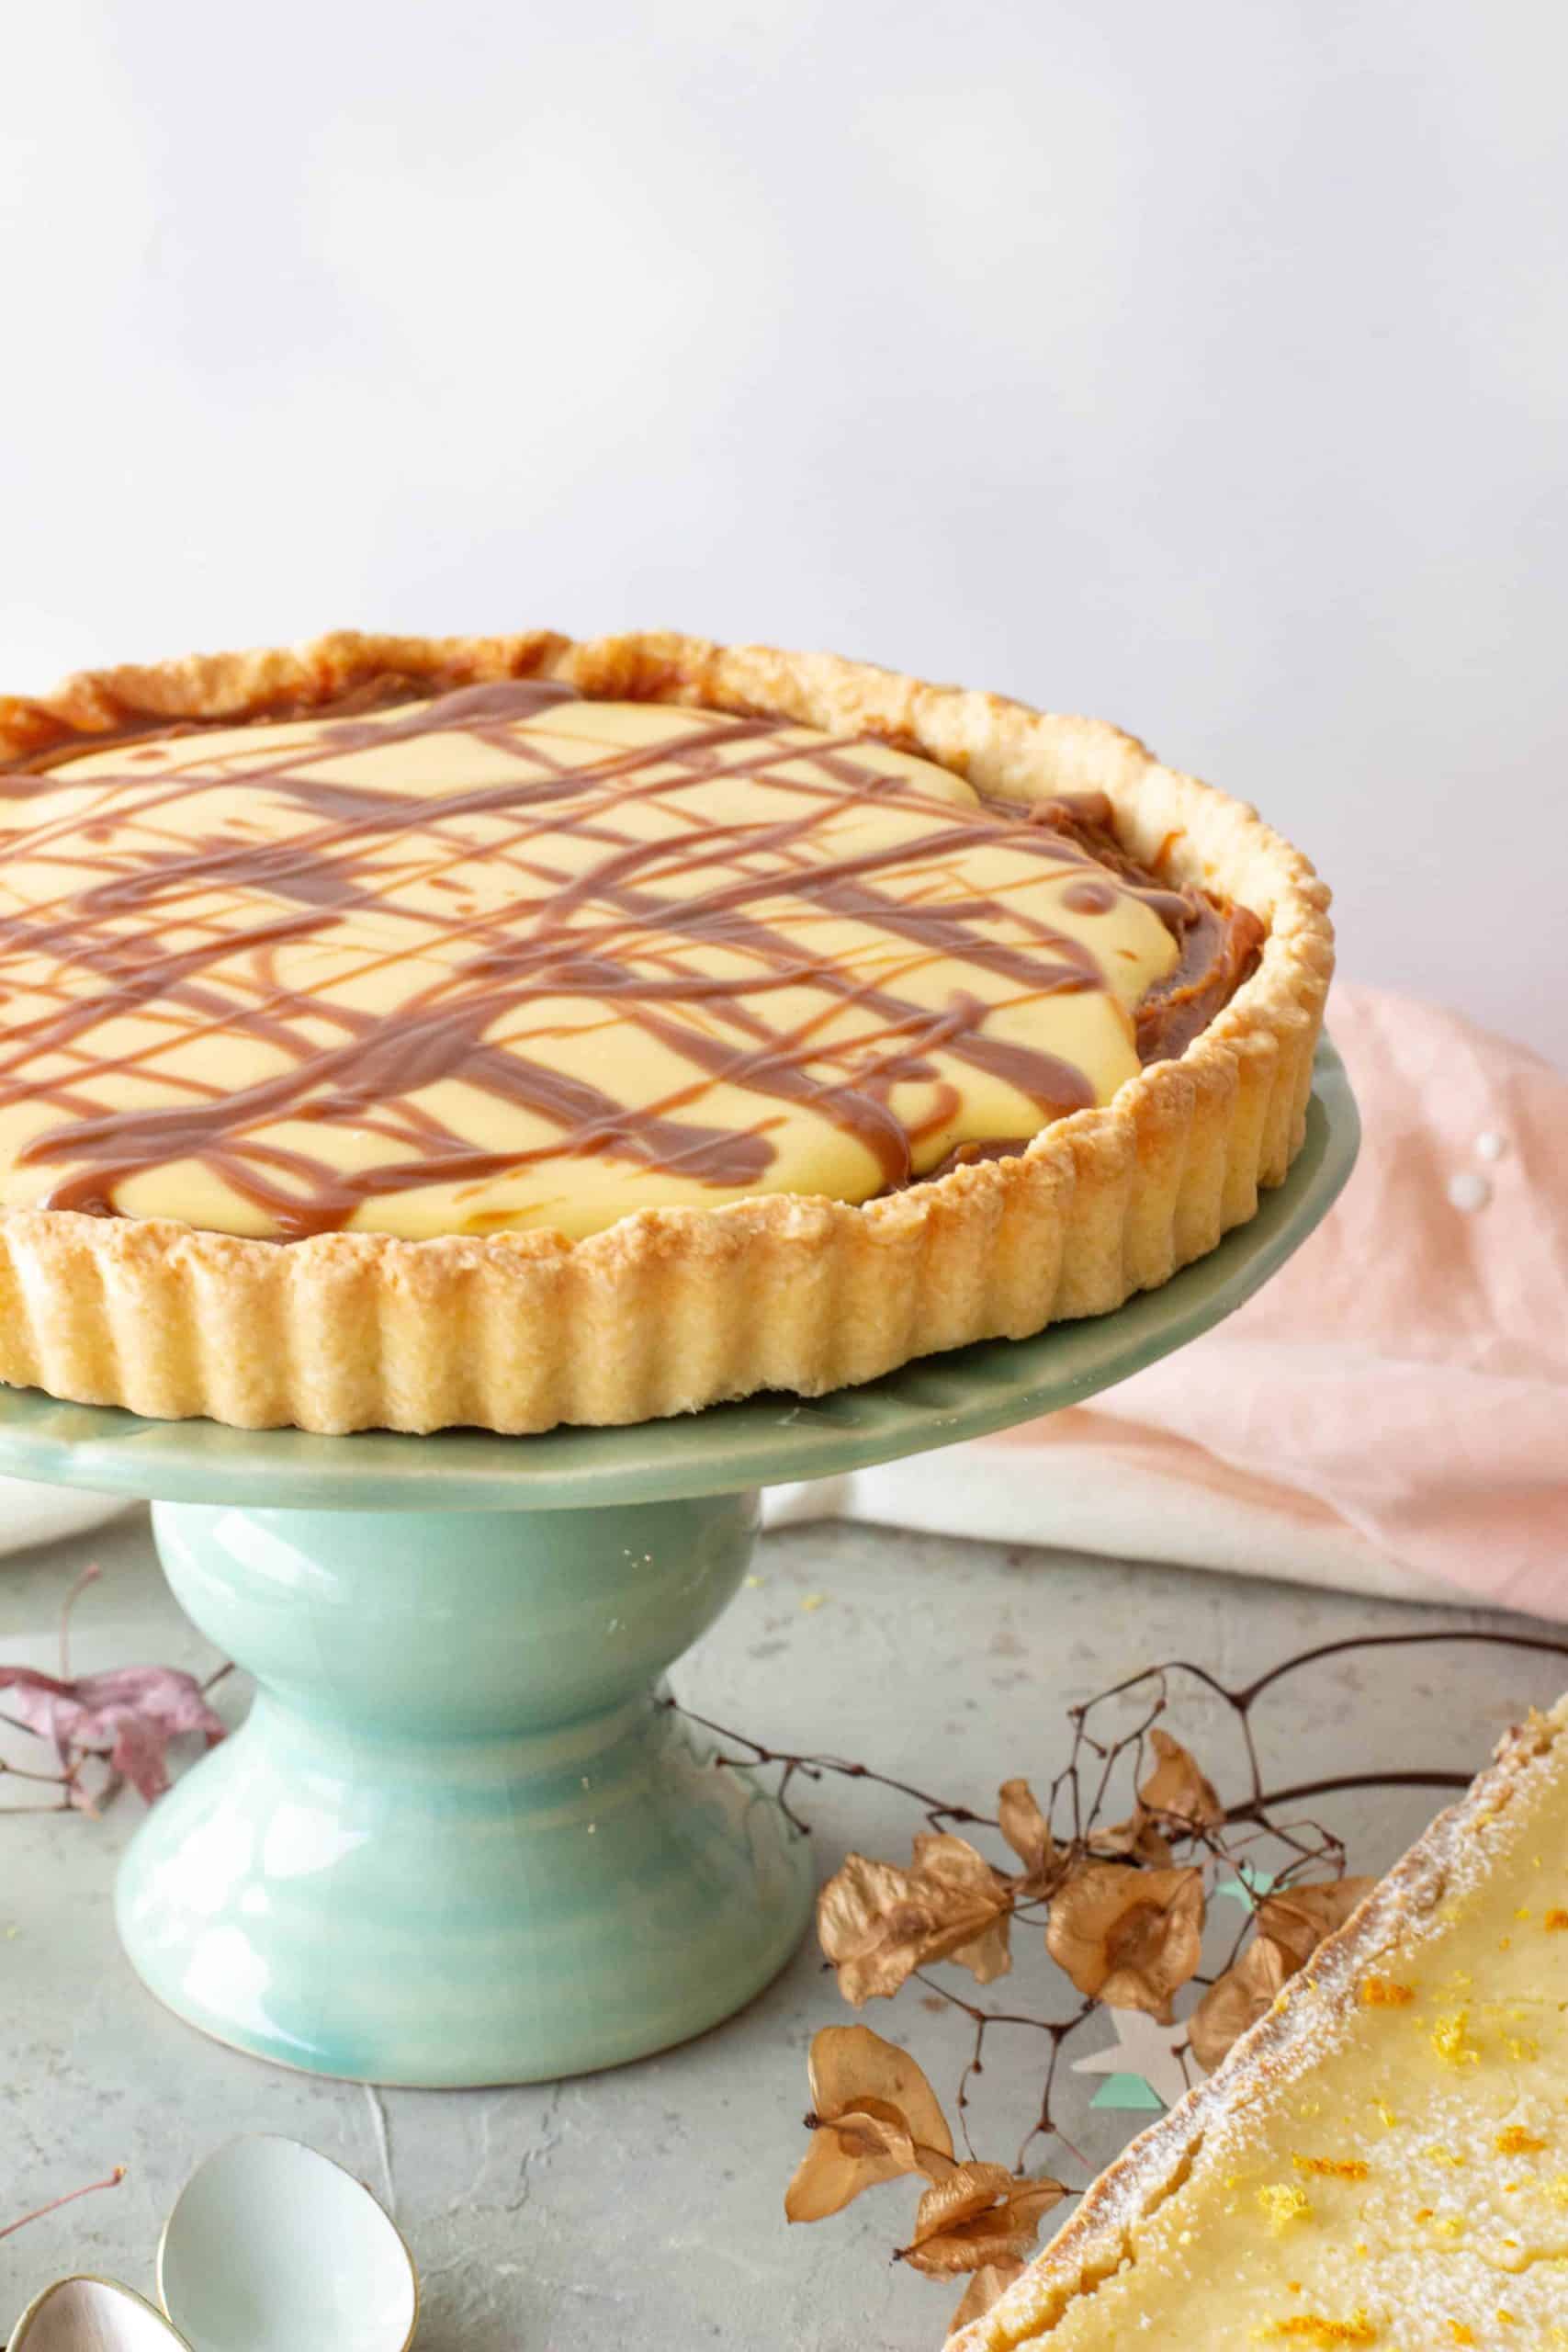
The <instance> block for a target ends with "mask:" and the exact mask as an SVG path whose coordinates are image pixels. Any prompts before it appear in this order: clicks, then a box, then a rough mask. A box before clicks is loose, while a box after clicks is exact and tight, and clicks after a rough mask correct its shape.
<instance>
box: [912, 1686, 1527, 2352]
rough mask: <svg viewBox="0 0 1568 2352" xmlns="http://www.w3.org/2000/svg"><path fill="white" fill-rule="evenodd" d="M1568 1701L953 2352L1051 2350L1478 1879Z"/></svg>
mask: <svg viewBox="0 0 1568 2352" xmlns="http://www.w3.org/2000/svg"><path fill="white" fill-rule="evenodd" d="M1565 1735H1568V1698H1563V1699H1561V1700H1559V1702H1558V1703H1557V1705H1556V1706H1555V1707H1554V1708H1553V1709H1552V1710H1551V1713H1550V1714H1549V1715H1544V1716H1542V1715H1537V1716H1532V1717H1531V1719H1530V1720H1529V1723H1527V1724H1522V1725H1520V1726H1519V1727H1517V1729H1515V1730H1514V1731H1512V1732H1510V1733H1509V1734H1508V1736H1506V1739H1505V1740H1504V1741H1503V1742H1502V1743H1501V1745H1500V1747H1499V1748H1498V1751H1497V1757H1496V1759H1495V1762H1494V1763H1492V1764H1491V1765H1490V1766H1489V1767H1488V1768H1487V1769H1486V1770H1485V1771H1483V1772H1481V1773H1479V1774H1478V1775H1477V1776H1476V1778H1475V1780H1474V1781H1472V1783H1471V1785H1470V1787H1469V1788H1468V1789H1467V1790H1466V1792H1465V1793H1464V1795H1463V1796H1462V1797H1461V1799H1460V1801H1459V1803H1458V1804H1455V1805H1450V1807H1449V1809H1448V1810H1447V1811H1446V1812H1445V1813H1440V1814H1439V1815H1438V1817H1437V1819H1436V1820H1435V1821H1434V1822H1433V1824H1432V1826H1431V1827H1430V1828H1429V1829H1428V1830H1427V1833H1426V1835H1425V1836H1424V1837H1422V1838H1418V1839H1417V1840H1416V1844H1415V1845H1414V1846H1412V1847H1411V1849H1410V1850H1409V1852H1408V1853H1407V1854H1405V1855H1404V1856H1403V1858H1402V1859H1401V1860H1399V1861H1397V1862H1396V1863H1395V1864H1394V1866H1393V1870H1391V1871H1389V1872H1388V1874H1387V1876H1386V1877H1385V1878H1382V1879H1380V1880H1379V1882H1378V1883H1377V1885H1376V1886H1375V1887H1374V1888H1373V1889H1372V1891H1371V1894H1369V1895H1368V1896H1367V1898H1366V1900H1365V1902H1364V1903H1361V1904H1360V1905H1358V1907H1357V1908H1356V1909H1355V1910H1354V1911H1353V1912H1352V1913H1351V1915H1350V1917H1349V1918H1348V1920H1347V1921H1346V1922H1345V1925H1344V1926H1343V1927H1342V1928H1340V1929H1339V1930H1338V1932H1337V1934H1336V1935H1333V1936H1330V1937H1329V1938H1328V1939H1327V1941H1326V1942H1325V1943H1323V1944H1321V1945H1320V1946H1319V1947H1318V1949H1317V1951H1315V1952H1314V1954H1313V1959H1312V1968H1311V1975H1310V1981H1309V1983H1308V1984H1307V1985H1306V1987H1305V1988H1304V1994H1303V1988H1302V1987H1301V1986H1300V1985H1298V1986H1297V1987H1296V1988H1294V1991H1293V1994H1292V1997H1291V1998H1289V1999H1287V2000H1285V2001H1283V2002H1282V2003H1280V2004H1276V2006H1275V2007H1273V2008H1271V2009H1270V2010H1269V2012H1268V2014H1267V2015H1266V2016H1265V2017H1263V2018H1259V2020H1258V2023H1257V2025H1255V2026H1254V2027H1253V2028H1252V2030H1251V2031H1250V2032H1248V2033H1246V2034H1244V2035H1243V2036H1242V2038H1241V2040H1240V2041H1237V2042H1236V2043H1235V2045H1234V2047H1233V2048H1232V2049H1231V2051H1230V2052H1229V2053H1228V2055H1227V2056H1226V2057H1225V2059H1224V2062H1223V2064H1220V2065H1219V2066H1218V2067H1216V2069H1215V2071H1214V2072H1213V2074H1212V2075H1210V2076H1209V2077H1208V2079H1207V2081H1205V2082H1202V2083H1200V2084H1199V2085H1198V2086H1196V2088H1195V2089H1193V2090H1190V2091H1189V2092H1188V2094H1187V2096H1186V2098H1184V2099H1182V2100H1180V2101H1179V2104H1178V2105H1177V2106H1175V2107H1173V2108H1172V2109H1170V2111H1169V2113H1168V2114H1167V2115H1162V2116H1161V2117H1160V2119H1159V2120H1158V2122H1157V2123H1152V2124H1151V2125H1150V2126H1149V2128H1148V2130H1147V2131H1142V2132H1140V2133H1139V2135H1138V2137H1137V2138H1136V2139H1135V2140H1134V2141H1133V2142H1132V2143H1131V2145H1130V2146H1128V2147H1127V2148H1125V2149H1124V2150H1123V2151H1122V2154H1121V2155H1120V2156H1118V2157H1117V2159H1116V2161H1115V2163H1114V2164H1112V2165H1107V2167H1106V2169H1105V2171H1104V2172H1102V2173H1101V2174H1100V2177H1099V2179H1098V2180H1096V2181H1094V2182H1093V2183H1092V2184H1091V2185H1090V2187H1089V2189H1088V2190H1087V2191H1086V2193H1085V2196H1084V2199H1083V2201H1082V2203H1081V2204H1080V2205H1079V2206H1078V2208H1077V2211H1076V2212H1075V2213H1074V2214H1073V2216H1072V2218H1071V2220H1070V2221H1069V2222H1066V2225H1065V2226H1064V2227H1063V2228H1062V2229H1060V2230H1059V2231H1058V2232H1057V2233H1056V2235H1055V2237H1054V2238H1053V2239H1052V2241H1051V2243H1050V2245H1048V2246H1047V2247H1046V2248H1045V2250H1044V2252H1043V2254H1042V2255H1041V2256H1039V2258H1038V2259H1037V2260H1036V2261H1035V2262H1033V2263H1032V2264H1031V2266H1030V2267H1029V2268H1028V2269H1027V2270H1026V2271H1025V2272H1024V2274H1023V2276H1022V2278H1020V2279H1018V2280H1017V2281H1016V2283H1015V2284H1014V2285H1013V2286H1011V2287H1010V2288H1009V2289H1008V2290H1007V2292H1006V2293H1005V2294H1004V2295H1003V2296H1002V2297H1001V2298H1000V2300H999V2301H997V2302H996V2303H994V2304H993V2305H992V2307H991V2309H990V2310H989V2311H988V2312H986V2313H985V2315H984V2316H983V2317H982V2318H980V2319H977V2320H975V2321H973V2322H972V2323H971V2324H970V2325H969V2326H968V2327H966V2328H964V2329H963V2330H962V2331H961V2332H960V2334H958V2335H955V2336H953V2337H951V2338H950V2339H949V2341H948V2345H947V2346H946V2352H1020V2347H1022V2346H1028V2345H1032V2344H1041V2345H1047V2346H1048V2345H1049V2343H1050V2340H1051V2337H1052V2335H1054V2334H1055V2329H1056V2327H1057V2325H1058V2324H1059V2323H1060V2322H1061V2320H1062V2319H1063V2317H1064V2316H1065V2314H1066V2312H1067V2310H1068V2309H1069V2307H1070V2306H1072V2305H1073V2304H1074V2303H1075V2302H1076V2301H1077V2300H1078V2299H1079V2298H1080V2297H1083V2296H1086V2295H1089V2294H1092V2292H1093V2290H1094V2289H1095V2287H1096V2286H1097V2285H1098V2284H1099V2283H1100V2280H1101V2279H1103V2278H1109V2277H1110V2275H1111V2272H1112V2271H1114V2270H1116V2269H1118V2268H1119V2267H1121V2265H1122V2261H1123V2260H1124V2259H1125V2258H1126V2256H1127V2254H1128V2252H1129V2247H1130V2243H1131V2239H1132V2234H1133V2233H1134V2230H1135V2227H1136V2225H1137V2223H1138V2222H1139V2221H1140V2220H1141V2219H1143V2218H1144V2217H1145V2216H1146V2215H1147V2214H1149V2213H1152V2212H1153V2211H1155V2210H1156V2207H1158V2206H1159V2205H1161V2204H1162V2203H1163V2202H1164V2201H1165V2199H1166V2198H1167V2197H1168V2195H1169V2194H1170V2193H1171V2192H1172V2191H1173V2190H1174V2189H1176V2188H1179V2186H1180V2184H1181V2182H1182V2180H1183V2179H1184V2178H1185V2177H1186V2176H1187V2173H1188V2172H1189V2170H1190V2167H1191V2164H1192V2161H1193V2158H1194V2157H1195V2155H1196V2154H1197V2151H1198V2148H1199V2146H1200V2144H1201V2142H1202V2141H1203V2139H1204V2138H1205V2137H1206V2136H1207V2135H1208V2134H1209V2133H1211V2132H1213V2131H1216V2130H1218V2129H1219V2128H1220V2127H1222V2126H1223V2124H1224V2121H1225V2120H1226V2118H1227V2117H1228V2116H1230V2115H1231V2114H1232V2113H1234V2112H1236V2111H1238V2110H1240V2109H1244V2108H1246V2107H1247V2104H1248V2102H1249V2101H1251V2100H1252V2099H1254V2098H1256V2097H1257V2095H1258V2091H1259V2089H1260V2088H1261V2087H1262V2086H1263V2085H1264V2084H1266V2083H1268V2082H1269V2080H1270V2079H1271V2078H1272V2077H1274V2076H1275V2075H1280V2074H1281V2073H1283V2072H1285V2071H1286V2070H1287V2069H1289V2070H1292V2071H1293V2070H1295V2069H1297V2068H1299V2067H1300V2065H1301V2064H1302V2063H1303V2057H1304V2058H1306V2059H1307V2060H1309V2061H1310V2056H1311V2053H1312V2052H1313V2051H1314V2050H1315V2049H1317V2048H1320V2047H1322V2046H1324V2045H1325V2044H1326V2043H1328V2042H1330V2041H1333V2039H1334V2037H1335V2035H1336V2033H1337V2031H1338V2030H1340V2029H1341V2028H1342V2027H1343V2026H1344V2025H1346V2024H1347V2023H1348V2021H1349V2019H1350V2018H1351V2017H1352V2016H1353V2015H1354V2013H1355V2011H1356V2007H1357V1996H1358V1991H1359V1985H1360V1983H1361V1980H1362V1978H1363V1977H1364V1976H1365V1975H1366V1974H1368V1973H1369V1972H1370V1971H1371V1970H1372V1969H1373V1968H1374V1967H1375V1966H1376V1964H1377V1963H1378V1962H1379V1961H1380V1960H1381V1959H1382V1958H1383V1957H1384V1956H1385V1955H1386V1954H1387V1953H1388V1951H1389V1950H1390V1948H1391V1947H1393V1945H1395V1944H1397V1943H1399V1942H1400V1941H1401V1940H1402V1939H1404V1938H1406V1937H1407V1936H1408V1935H1409V1933H1410V1931H1411V1929H1412V1928H1413V1927H1414V1928H1419V1926H1420V1924H1421V1923H1422V1922H1424V1921H1426V1920H1427V1919H1430V1918H1432V1917H1435V1916H1436V1914H1437V1913H1438V1908H1439V1905H1442V1903H1443V1902H1444V1900H1445V1898H1446V1897H1447V1896H1448V1895H1449V1894H1450V1891H1451V1890H1452V1888H1453V1887H1454V1884H1455V1883H1456V1881H1459V1880H1462V1879H1463V1878H1465V1877H1466V1876H1468V1875H1470V1874H1472V1873H1473V1871H1474V1868H1475V1849H1474V1838H1475V1832H1476V1830H1477V1829H1478V1828H1479V1827H1480V1826H1481V1825H1482V1824H1483V1823H1484V1822H1486V1821H1488V1820H1490V1819H1491V1818H1492V1817H1493V1816H1494V1815H1495V1814H1497V1813H1499V1812H1501V1811H1502V1810H1503V1809H1504V1807H1506V1805H1508V1804H1511V1803H1512V1802H1513V1801H1514V1799H1515V1797H1516V1796H1517V1793H1518V1792H1519V1790H1520V1788H1521V1786H1522V1784H1523V1783H1524V1782H1525V1781H1527V1779H1528V1778H1529V1775H1530V1774H1531V1773H1532V1772H1533V1771H1534V1770H1537V1769H1538V1767H1540V1765H1541V1764H1542V1762H1543V1760H1544V1759H1546V1758H1551V1757H1552V1755H1553V1751H1554V1750H1555V1751H1559V1753H1560V1750H1561V1743H1562V1740H1563V1737H1564V1736H1565Z"/></svg>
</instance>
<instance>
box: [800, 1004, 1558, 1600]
mask: <svg viewBox="0 0 1568 2352" xmlns="http://www.w3.org/2000/svg"><path fill="white" fill-rule="evenodd" d="M1331 1025H1332V1028H1333V1032H1334V1036H1335V1039H1336V1042H1337V1045H1338V1046H1339V1048H1340V1050H1341V1052H1342V1053H1343V1054H1344V1057H1345V1059H1346V1061H1347V1063H1348V1067H1349V1071H1350V1077H1351V1081H1352V1084H1353V1085H1354V1087H1355V1090H1356V1095H1357V1100H1358V1102H1359V1105H1360V1111H1361V1117H1362V1121H1363V1124H1364V1127H1365V1142H1364V1145H1363V1148H1362V1155H1361V1159H1360V1162H1359V1166H1358V1168H1357V1170H1356V1173H1355V1174H1354V1176H1353V1177H1352V1178H1351V1181H1350V1183H1349V1186H1348V1189H1347V1191H1346V1193H1345V1194H1344V1195H1343V1197H1342V1198H1341V1200H1340V1201H1339V1203H1338V1204H1337V1206H1336V1207H1335V1208H1334V1210H1333V1211H1332V1212H1331V1213H1330V1215H1329V1216H1328V1218H1327V1219H1326V1220H1325V1224H1324V1225H1323V1226H1322V1227H1320V1228H1319V1230H1318V1232H1317V1233H1316V1234H1314V1236H1313V1238H1312V1239H1311V1240H1310V1241H1308V1242H1307V1243H1306V1244H1305V1245H1304V1247H1303V1249H1302V1250H1300V1252H1299V1253H1298V1254H1297V1256H1296V1257H1295V1258H1294V1259H1293V1260H1292V1261H1291V1263H1290V1264H1289V1265H1288V1266H1287V1267H1286V1268H1285V1269H1284V1270H1283V1272H1281V1273H1280V1274H1279V1275H1277V1276H1276V1278H1275V1279H1274V1281H1273V1282H1272V1283H1269V1285H1268V1287H1267V1288H1266V1289H1265V1290H1263V1291H1262V1292H1260V1293H1259V1295H1258V1297H1256V1298H1255V1299H1253V1300H1252V1301H1251V1302H1250V1303H1249V1304H1248V1305H1247V1306H1245V1307H1243V1308H1242V1309H1241V1310H1240V1311H1239V1312H1238V1313H1237V1314H1235V1316H1233V1317H1231V1318H1230V1319H1229V1321H1227V1322H1225V1323H1224V1324H1222V1325H1221V1326H1220V1327H1219V1328H1218V1329H1217V1330H1214V1331H1213V1332H1211V1333H1210V1334H1209V1335H1208V1336H1207V1337H1206V1338H1205V1339H1202V1340H1198V1341H1196V1342H1195V1343H1194V1344H1193V1346H1191V1347H1190V1348H1188V1349H1186V1350H1184V1351H1182V1352H1181V1353H1179V1354H1178V1355H1175V1356H1170V1357H1168V1358H1167V1359H1166V1360H1165V1362H1164V1363H1158V1364H1156V1365H1154V1366H1153V1367H1152V1368H1151V1369H1150V1370H1149V1371H1147V1372H1144V1373H1140V1374H1137V1375H1136V1376H1135V1377H1134V1378H1133V1379H1131V1380H1128V1381H1125V1382H1124V1383H1123V1384H1122V1386H1120V1387H1119V1388H1115V1389H1112V1390H1110V1391H1108V1392H1107V1393H1106V1394H1105V1395H1104V1396H1102V1397H1098V1398H1096V1400H1095V1402H1094V1403H1093V1405H1091V1406H1086V1407H1082V1408H1076V1409H1074V1410H1071V1411H1068V1412H1064V1413H1058V1414H1055V1415H1054V1416H1052V1417H1051V1418H1050V1419H1046V1420H1042V1421H1035V1422H1032V1423H1030V1424H1028V1425H1027V1426H1025V1427H1024V1428H1022V1429H1019V1430H1009V1431H1007V1432H1005V1433H1004V1434H1002V1435H1000V1436H998V1437H994V1438H986V1439H982V1440H978V1441H976V1442H975V1443H973V1444H971V1445H969V1446H965V1447H962V1448H958V1449H955V1450H954V1453H948V1454H939V1455H936V1456H932V1457H930V1459H929V1462H928V1463H927V1464H919V1463H917V1464H892V1465H889V1466H888V1467H887V1468H886V1469H885V1470H883V1471H881V1472H877V1473H872V1474H867V1475H866V1476H863V1477H862V1478H860V1479H858V1480H849V1481H840V1482H836V1483H837V1485H838V1486H839V1487H840V1490H841V1491H840V1493H839V1494H838V1496H837V1497H836V1498H827V1499H828V1500H829V1503H830V1504H836V1507H838V1508H847V1509H849V1510H852V1511H853V1512H854V1513H855V1514H856V1515H857V1516H862V1517H873V1516H874V1517H877V1518H880V1519H892V1520H893V1521H897V1522H903V1523H908V1524H912V1525H920V1526H928V1525H931V1526H938V1527H942V1528H945V1529H948V1530H950V1531H951V1532H969V1533H976V1534H982V1533H993V1534H998V1535H1002V1536H1005V1537H1008V1538H1010V1539H1012V1540H1032V1541H1034V1542H1037V1543H1057V1544H1071V1545H1074V1546H1076V1547H1078V1548H1084V1549H1089V1550H1101V1551H1105V1552H1109V1553H1114V1554H1117V1555H1123V1556H1126V1555H1132V1556H1138V1557H1145V1558H1150V1559H1167V1560H1169V1559H1174V1560H1181V1561H1187V1562H1190V1563H1193V1564H1200V1565H1208V1566H1215V1567H1230V1568H1236V1569H1247V1568H1250V1569H1252V1570H1253V1571H1254V1572H1256V1573H1260V1574H1264V1575H1278V1576H1297V1577H1303V1579H1305V1580H1307V1581H1311V1582H1314V1583H1326V1584H1335V1585H1346V1586H1349V1587H1352V1588H1354V1587H1361V1588H1364V1589H1371V1590H1374V1591H1378V1592H1383V1593H1408V1594H1412V1595H1416V1594H1419V1595H1422V1596H1424V1597H1427V1598H1431V1597H1435V1596H1441V1597H1445V1598H1447V1599H1450V1600H1458V1599H1461V1598H1464V1599H1468V1600H1479V1601H1484V1602H1488V1603H1492V1604H1494V1605H1499V1606H1504V1607H1507V1608H1513V1609H1529V1610H1534V1611H1539V1612H1540V1614H1542V1615H1544V1616H1554V1617H1568V1078H1564V1077H1562V1075H1560V1074H1559V1073H1558V1072H1557V1071H1555V1070H1554V1069H1551V1067H1550V1066H1549V1065H1548V1064H1547V1063H1545V1062H1542V1061H1540V1060H1538V1059H1537V1058H1536V1057H1534V1056H1533V1055H1531V1054H1530V1053H1529V1052H1528V1051H1526V1049H1525V1048H1524V1047H1523V1046H1515V1045H1511V1044H1509V1043H1507V1042H1506V1040H1504V1039H1502V1038H1499V1037H1494V1036H1490V1035H1486V1033H1484V1032H1483V1031H1482V1030H1479V1029H1476V1028H1474V1027H1472V1025H1471V1024H1470V1023H1467V1022H1465V1021H1463V1020H1461V1018H1460V1017H1459V1016H1458V1015H1457V1014H1455V1013H1451V1012H1445V1011H1443V1010H1442V1009H1440V1008H1439V1007H1438V1006H1436V1005H1432V1004H1426V1003H1418V1002H1416V1001H1411V1000H1408V999H1403V998H1399V997H1395V996H1391V995H1387V994H1384V993H1381V992H1379V991H1377V990H1373V989H1362V988H1354V987H1348V986H1346V985H1345V984H1344V983H1340V984H1338V985H1337V986H1336V989H1335V990H1334V995H1333V1000H1332V1006H1331ZM932 1467H936V1468H938V1469H939V1470H940V1471H941V1473H942V1475H941V1476H940V1477H939V1478H937V1479H933V1478H932V1477H931V1475H930V1472H931V1468H932ZM818 1507H820V1506H819V1505H818ZM812 1509H813V1505H812V1502H811V1500H810V1498H808V1497H807V1495H805V1494H803V1493H800V1494H796V1495H795V1498H794V1499H793V1501H784V1502H783V1503H782V1505H781V1507H780V1508H778V1509H776V1510H775V1512H774V1516H777V1517H805V1516H807V1515H809V1514H810V1512H811V1510H812ZM955 1514H956V1515H955Z"/></svg>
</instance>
